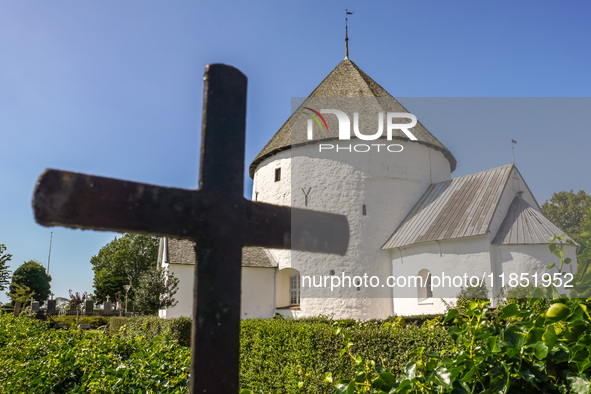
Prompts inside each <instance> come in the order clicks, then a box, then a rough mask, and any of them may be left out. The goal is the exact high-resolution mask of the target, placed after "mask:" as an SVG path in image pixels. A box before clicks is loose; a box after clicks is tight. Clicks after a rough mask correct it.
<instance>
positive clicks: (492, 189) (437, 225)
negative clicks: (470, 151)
mask: <svg viewBox="0 0 591 394" xmlns="http://www.w3.org/2000/svg"><path fill="white" fill-rule="evenodd" d="M513 167H514V166H513V164H508V165H505V166H502V167H498V168H493V169H491V170H487V171H482V172H478V173H476V174H471V175H466V176H463V177H460V178H455V179H452V180H449V181H445V182H440V183H436V184H432V185H431V186H429V188H428V189H427V191H426V192H425V193H424V194H423V196H422V197H421V199H420V200H419V202H418V203H417V204H416V205H415V207H414V208H413V209H412V210H411V212H410V213H409V214H408V216H407V217H406V219H404V221H403V222H402V224H401V225H400V226H399V227H398V229H397V230H396V231H395V232H394V234H392V236H391V237H390V238H389V239H388V241H387V242H386V243H385V244H384V246H383V247H382V249H392V248H398V247H402V246H407V245H412V244H416V243H421V242H429V241H440V240H444V239H452V238H461V237H469V236H475V235H481V234H485V233H486V232H488V231H489V226H490V223H491V221H492V219H493V216H494V213H495V210H496V207H497V205H498V203H499V201H500V199H501V196H502V194H503V190H504V188H505V185H506V184H507V182H508V179H509V177H510V175H511V172H512V169H513Z"/></svg>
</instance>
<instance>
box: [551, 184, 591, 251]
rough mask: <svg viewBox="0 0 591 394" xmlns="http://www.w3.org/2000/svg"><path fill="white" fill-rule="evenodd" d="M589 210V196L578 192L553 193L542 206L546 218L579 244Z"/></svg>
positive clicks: (590, 196)
mask: <svg viewBox="0 0 591 394" xmlns="http://www.w3.org/2000/svg"><path fill="white" fill-rule="evenodd" d="M590 209H591V195H589V194H587V193H585V192H584V191H583V190H579V192H578V193H575V192H573V191H572V190H571V191H569V192H567V191H562V192H558V193H554V194H553V195H552V198H550V200H549V201H546V202H545V203H543V204H542V212H543V213H544V215H546V217H547V218H548V219H549V220H550V221H551V222H552V223H554V224H555V225H557V226H558V227H559V228H560V229H561V230H562V231H564V232H565V233H566V235H568V236H569V237H571V238H572V239H574V240H575V241H576V242H579V240H580V239H579V237H580V234H581V232H582V231H583V227H582V226H583V222H584V221H585V219H586V218H587V213H588V212H589V210H590Z"/></svg>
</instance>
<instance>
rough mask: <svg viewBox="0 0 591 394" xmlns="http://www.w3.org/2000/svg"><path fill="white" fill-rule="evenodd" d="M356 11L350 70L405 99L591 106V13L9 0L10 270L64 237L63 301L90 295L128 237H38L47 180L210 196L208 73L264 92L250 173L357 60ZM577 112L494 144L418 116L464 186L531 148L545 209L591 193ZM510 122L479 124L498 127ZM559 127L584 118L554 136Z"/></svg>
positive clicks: (2, 16) (1, 176) (557, 4)
mask: <svg viewBox="0 0 591 394" xmlns="http://www.w3.org/2000/svg"><path fill="white" fill-rule="evenodd" d="M345 8H350V9H352V10H353V11H355V14H354V15H353V16H352V17H351V18H350V29H349V32H350V51H351V59H352V60H353V61H355V62H356V63H357V64H358V65H359V66H360V67H361V68H362V69H363V70H364V71H365V72H366V73H368V74H369V75H370V76H371V77H372V78H373V79H375V80H376V81H377V82H378V83H380V84H381V85H382V86H383V87H384V88H385V89H386V90H388V91H389V92H390V93H391V94H392V95H394V96H395V97H587V96H591V94H590V91H591V78H590V77H589V70H591V53H590V52H591V51H589V42H591V27H590V26H591V23H590V22H591V21H590V15H591V3H589V2H582V1H581V2H574V1H573V2H561V1H558V0H556V1H541V0H521V1H517V2H516V1H495V2H476V1H473V0H457V1H453V2H452V1H445V2H444V1H440V0H436V1H428V0H423V1H415V0H402V1H371V2H361V1H342V0H339V1H321V2H319V1H301V0H300V1H297V2H295V1H292V2H286V1H264V2H263V1H248V2H245V1H233V2H229V1H220V2H213V1H210V2H198V1H195V0H191V1H185V0H175V1H173V2H169V1H163V0H159V1H155V0H141V1H140V0H125V1H114V0H101V1H78V0H76V1H74V0H70V1H64V0H55V1H41V0H31V1H8V0H5V1H2V2H0V133H1V134H0V137H1V138H0V243H4V244H6V246H7V247H8V252H10V253H12V254H13V255H14V258H13V261H12V264H11V268H12V269H13V270H14V269H16V267H18V266H19V265H20V264H22V263H23V261H25V260H29V259H37V260H39V261H41V262H42V263H43V264H44V265H45V264H47V255H48V246H49V235H50V231H53V250H52V256H51V268H50V274H51V275H52V277H53V282H52V290H53V292H54V293H56V295H58V296H67V293H68V289H72V290H74V291H80V292H82V291H89V292H92V291H93V289H92V269H91V264H90V258H91V257H92V256H93V255H95V254H96V253H97V252H98V251H99V249H100V248H101V247H102V246H103V245H105V244H106V243H107V242H109V241H110V240H112V239H113V237H114V236H115V235H116V234H114V233H101V232H94V231H80V230H69V229H64V228H59V227H57V228H45V227H41V226H39V225H37V224H36V223H35V221H34V219H33V214H32V209H31V196H32V192H33V188H34V184H35V180H36V178H37V177H38V175H39V174H41V172H42V171H43V170H44V169H45V168H47V167H50V168H58V169H64V170H70V171H76V172H85V173H89V174H95V175H101V176H108V177H116V178H122V179H128V180H133V181H139V182H148V183H153V184H158V185H166V186H176V187H183V188H194V187H196V185H197V170H198V168H197V163H198V152H199V141H200V122H201V119H200V118H201V96H202V74H203V68H204V67H205V65H206V64H208V63H227V64H231V65H233V66H235V67H238V68H239V69H240V70H242V72H244V73H245V74H246V75H247V76H248V78H249V88H248V89H249V91H248V113H247V137H246V138H247V140H246V146H247V151H246V158H247V162H248V163H250V161H251V160H252V159H253V158H254V156H256V154H257V153H258V151H259V150H260V149H261V148H262V147H263V146H264V145H265V143H266V142H267V141H268V140H269V139H270V137H271V136H272V135H273V134H274V133H275V131H276V130H277V129H278V128H279V127H280V126H281V124H282V123H283V122H284V121H285V120H286V119H287V117H288V116H289V112H290V106H291V98H292V97H302V96H307V95H308V94H309V93H310V92H311V91H312V89H313V88H314V87H315V86H316V85H317V84H318V83H320V81H322V79H323V78H324V77H325V76H326V74H328V73H329V72H330V71H331V70H332V69H333V68H334V67H335V66H336V65H337V64H338V63H339V61H340V60H341V59H342V58H343V57H344V43H343V35H344V26H343V25H344V21H343V19H344V9H345ZM570 102H571V103H573V106H575V107H577V108H576V110H574V112H573V113H574V114H575V115H571V114H564V115H561V114H556V113H554V114H553V113H552V111H551V109H552V108H557V107H554V106H553V105H548V104H547V103H546V106H545V107H540V108H543V109H539V110H537V117H538V123H537V124H536V125H535V126H532V125H530V124H529V123H528V122H525V121H524V122H521V123H522V124H520V125H519V127H513V126H511V125H510V126H507V127H503V128H496V129H494V128H493V131H492V132H491V131H486V130H484V128H481V127H479V126H478V124H477V123H473V124H474V125H475V126H474V127H473V129H471V130H469V131H462V132H457V133H456V132H454V129H453V127H451V126H450V124H449V123H445V122H444V121H443V120H441V122H442V123H441V124H439V123H436V122H437V117H436V116H435V115H433V116H432V117H431V118H428V120H426V121H425V120H424V119H423V118H422V117H421V114H420V113H419V112H418V111H415V112H416V113H417V116H418V117H419V119H420V120H421V119H423V122H424V123H425V124H426V126H427V127H428V128H429V129H430V131H431V132H432V133H433V134H434V135H435V136H437V137H438V138H439V139H440V140H441V141H442V142H443V143H444V144H445V145H447V147H448V148H449V149H450V150H451V151H452V152H453V153H454V155H455V156H456V158H457V160H458V169H457V171H456V172H455V173H454V176H461V175H465V174H469V173H473V172H476V171H480V170H484V169H487V168H491V167H495V166H498V165H503V164H506V163H508V162H510V161H511V152H510V144H509V139H510V137H513V138H515V139H517V140H518V141H519V143H518V145H517V146H516V156H517V164H518V167H519V169H520V171H521V173H522V174H523V176H524V177H525V179H526V181H527V182H528V184H529V186H530V188H531V189H532V191H533V193H534V195H535V196H536V197H537V199H538V201H539V202H540V203H542V202H543V201H545V200H547V199H548V198H550V196H551V195H552V193H553V192H555V191H560V190H569V189H575V190H578V189H583V190H585V191H587V192H591V180H590V177H589V168H590V167H591V165H590V164H591V159H590V158H589V155H588V152H589V147H591V137H590V131H591V130H590V128H589V126H588V125H589V122H588V120H589V118H588V115H587V118H585V114H586V113H587V114H588V113H591V111H590V110H589V109H590V108H591V106H590V105H589V101H588V100H587V101H585V100H572V101H570ZM403 103H404V101H403ZM495 108H496V107H493V109H492V110H491V112H492V113H485V111H480V112H478V111H477V112H478V114H480V115H479V116H476V115H474V114H472V115H471V116H472V117H473V118H478V119H480V121H481V122H482V125H485V124H489V125H490V124H493V123H494V119H496V118H497V114H495V111H498V108H497V109H495ZM548 108H549V109H548ZM411 109H412V110H413V111H414V107H412V106H411ZM562 110H563V109H559V111H562ZM534 113H535V110H534ZM551 115H554V117H557V116H558V117H560V116H562V117H563V118H569V117H570V116H582V117H583V118H582V119H583V120H582V121H578V123H576V124H575V125H569V126H564V127H554V126H552V127H544V124H545V123H544V121H543V120H544V119H545V117H551ZM425 116H426V117H428V115H427V114H426V115H425ZM518 118H519V117H518V116H516V119H518ZM444 123H445V124H444ZM477 126H478V127H477ZM6 299H7V297H6V296H5V295H4V294H2V295H0V300H1V301H5V300H6Z"/></svg>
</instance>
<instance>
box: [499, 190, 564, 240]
mask: <svg viewBox="0 0 591 394" xmlns="http://www.w3.org/2000/svg"><path fill="white" fill-rule="evenodd" d="M555 234H564V231H562V230H561V229H559V228H558V227H557V226H556V225H555V224H554V223H552V222H551V221H549V220H548V219H547V218H546V217H545V216H544V215H543V214H542V212H540V211H538V210H536V209H535V208H534V207H532V206H531V205H529V204H528V202H527V201H525V200H524V199H523V198H522V197H521V196H517V197H515V199H514V200H513V202H512V203H511V206H510V207H509V211H507V215H506V216H505V219H504V220H503V223H502V224H501V227H500V228H499V231H497V234H496V236H495V238H494V239H493V242H492V243H493V244H549V243H550V242H549V238H551V237H552V236H554V235H555Z"/></svg>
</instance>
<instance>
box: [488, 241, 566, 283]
mask: <svg viewBox="0 0 591 394" xmlns="http://www.w3.org/2000/svg"><path fill="white" fill-rule="evenodd" d="M565 257H570V258H571V260H572V262H571V264H565V265H564V266H563V269H562V272H563V275H564V274H565V273H570V274H573V275H574V274H575V273H576V271H577V260H576V248H575V247H574V246H572V245H566V246H565ZM491 258H492V259H493V262H494V264H495V266H496V267H497V269H496V271H498V272H500V273H502V274H503V278H504V281H503V280H502V279H501V278H498V275H497V278H498V280H497V283H495V287H496V292H497V294H498V291H499V290H500V289H501V287H502V286H503V284H504V285H505V290H508V289H510V288H511V287H510V285H518V283H516V282H509V281H510V280H511V278H512V277H513V278H519V280H522V279H523V281H522V282H521V283H522V284H523V285H526V286H527V282H526V279H527V280H529V283H530V284H533V283H532V282H533V281H535V280H536V277H537V279H538V281H539V282H538V285H539V286H544V282H543V280H542V275H543V274H544V273H550V274H554V273H557V272H558V266H559V265H560V259H559V258H558V257H556V256H554V255H553V254H552V253H551V252H550V249H549V248H548V245H541V244H536V245H524V244H521V245H491ZM552 263H556V267H555V268H551V269H548V268H547V266H548V265H549V264H552ZM563 277H564V276H563ZM571 284H572V283H571ZM563 291H564V290H563ZM567 292H568V291H567Z"/></svg>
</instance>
